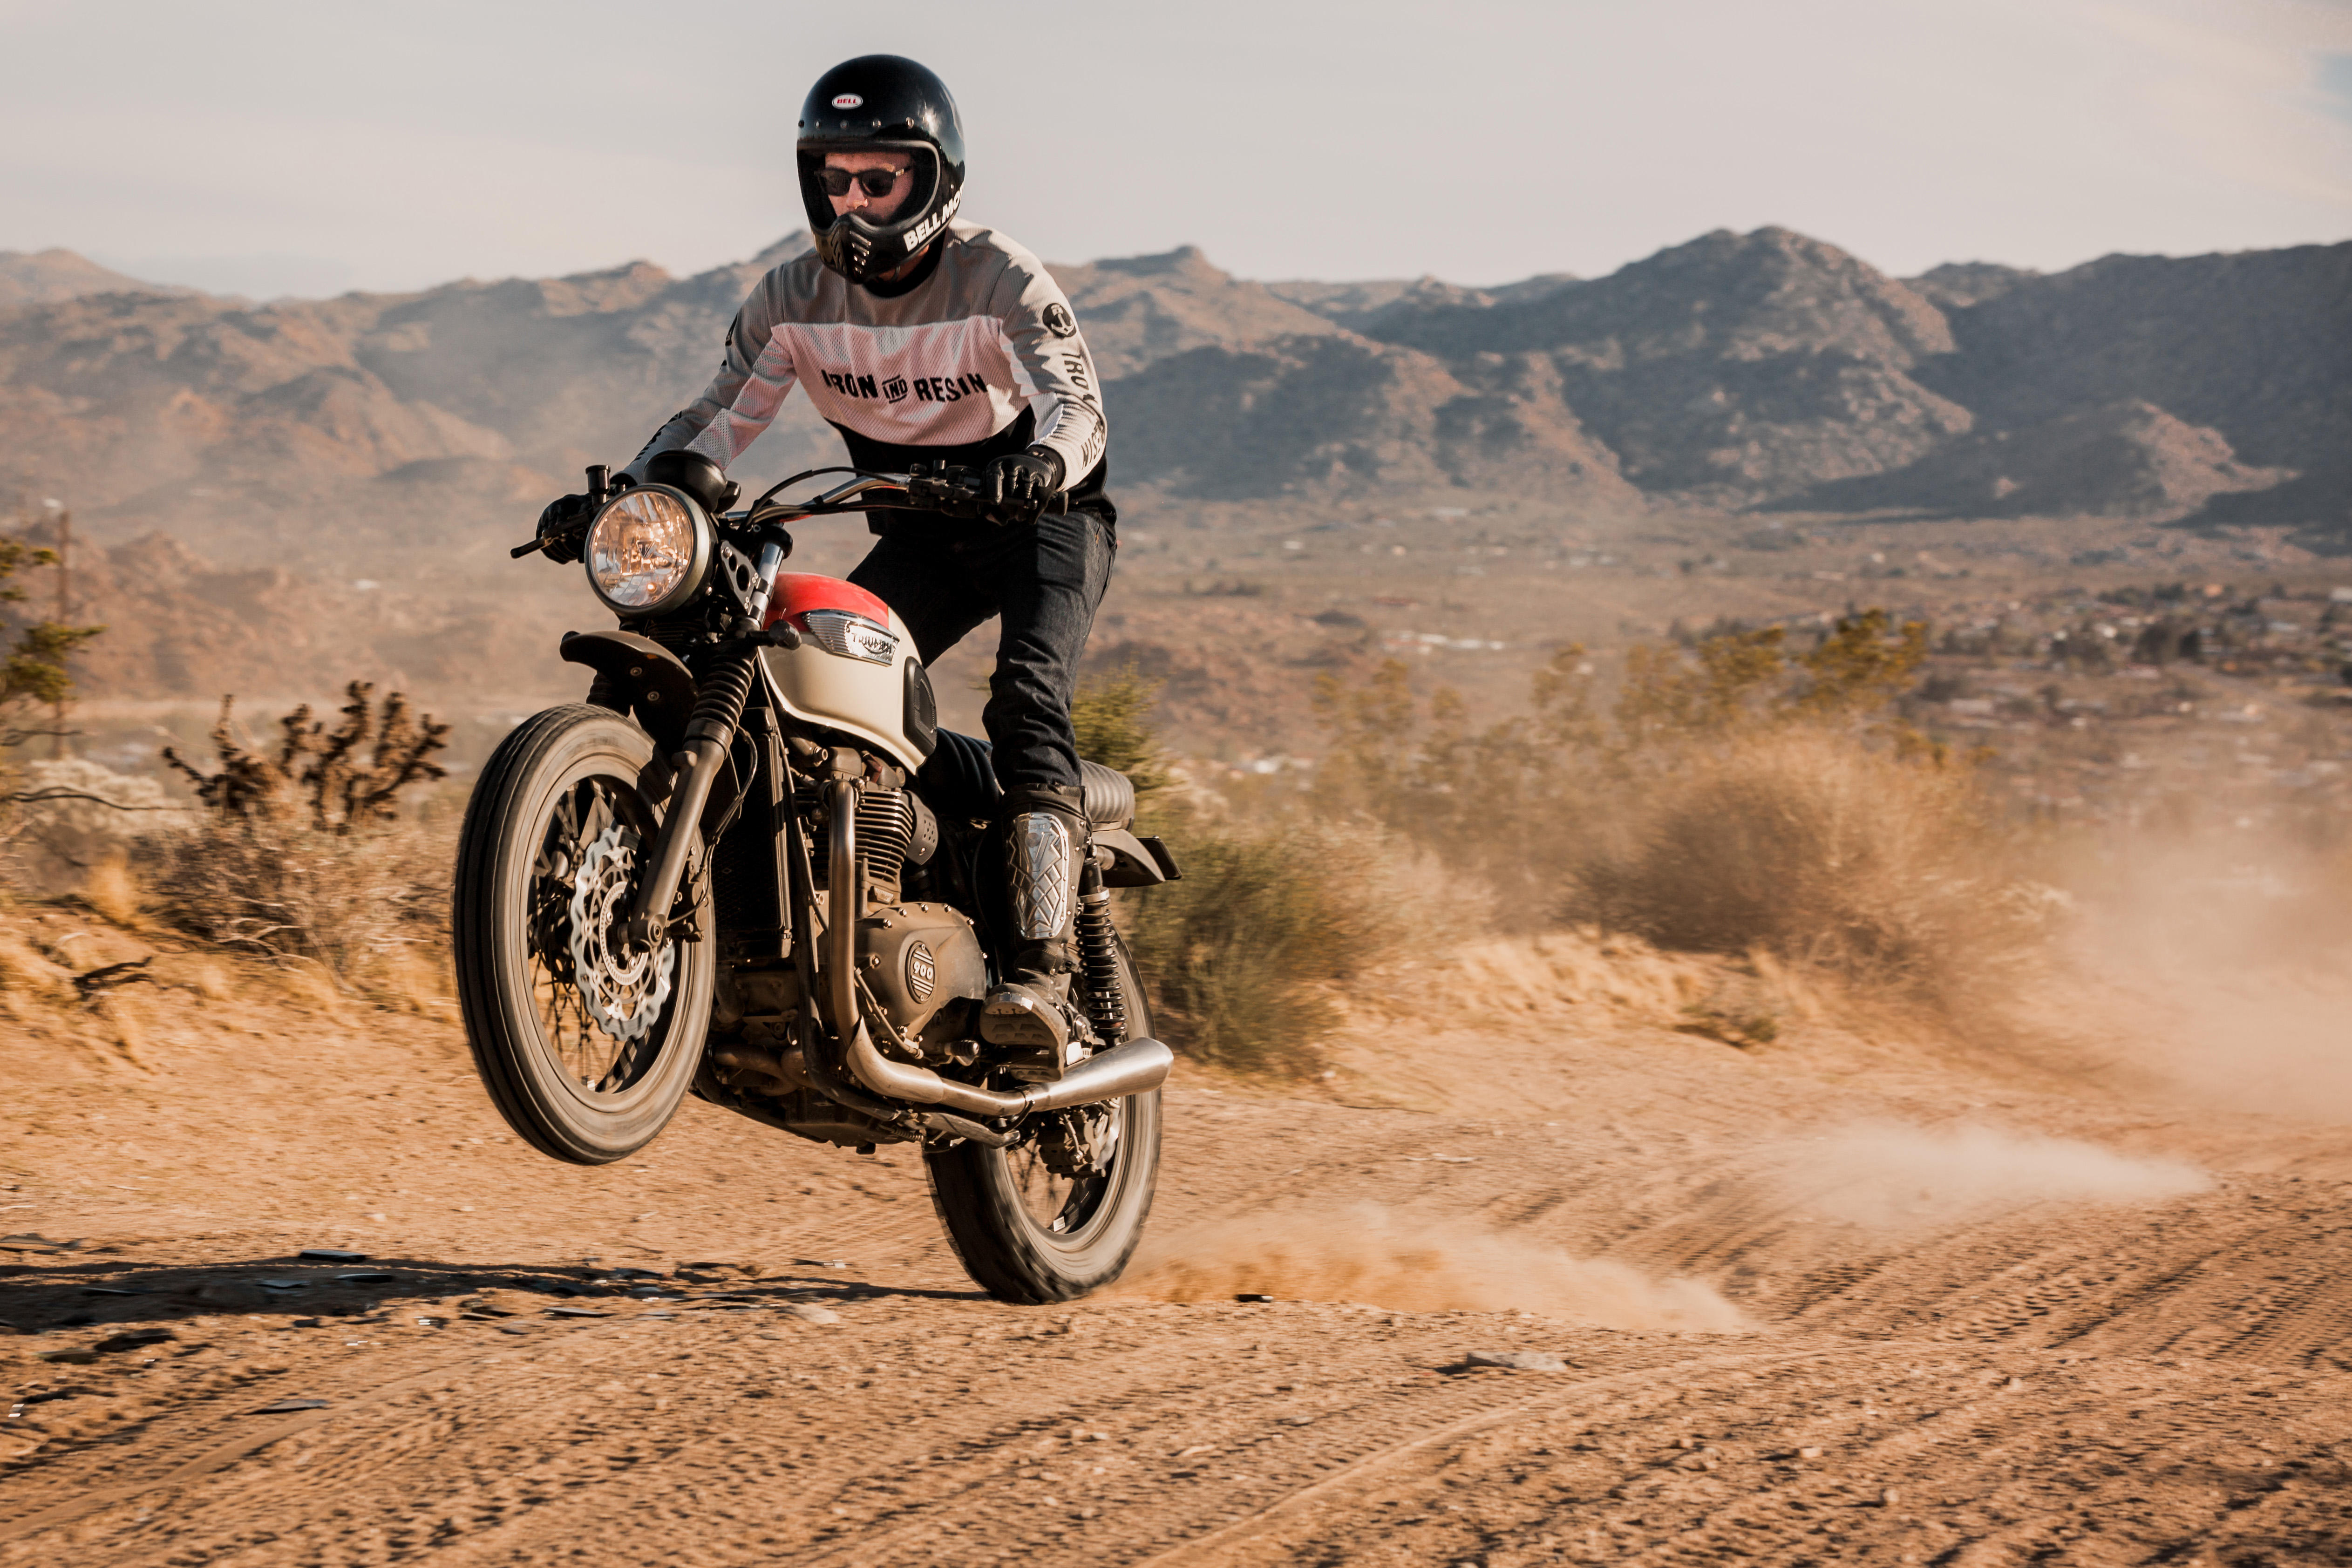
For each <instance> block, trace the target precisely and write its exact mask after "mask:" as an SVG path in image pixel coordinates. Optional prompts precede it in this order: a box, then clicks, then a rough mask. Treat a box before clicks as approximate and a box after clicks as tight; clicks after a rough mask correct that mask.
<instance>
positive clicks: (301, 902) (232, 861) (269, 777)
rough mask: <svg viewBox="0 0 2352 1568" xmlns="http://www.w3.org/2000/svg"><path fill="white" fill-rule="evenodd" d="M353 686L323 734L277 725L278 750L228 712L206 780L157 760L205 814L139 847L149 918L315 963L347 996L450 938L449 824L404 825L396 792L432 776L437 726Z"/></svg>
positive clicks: (296, 721)
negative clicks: (263, 744) (242, 730)
mask: <svg viewBox="0 0 2352 1568" xmlns="http://www.w3.org/2000/svg"><path fill="white" fill-rule="evenodd" d="M370 690H371V688H370V687H369V686H367V685H365V684H364V683H362V682H356V681H355V682H353V683H352V685H350V687H349V688H348V689H347V691H348V695H349V698H350V701H349V704H348V705H347V706H345V707H344V708H343V709H342V715H341V722H340V723H338V724H336V725H335V726H333V727H328V726H326V725H325V724H322V723H319V722H316V721H314V720H313V719H312V718H311V716H310V709H309V708H308V707H307V706H305V707H301V708H298V709H296V710H295V711H294V712H293V713H290V714H289V715H287V716H285V717H284V718H282V719H280V720H279V721H278V728H279V731H280V733H281V736H282V738H281V740H280V742H279V744H278V747H277V748H276V749H275V752H274V753H264V752H257V751H255V750H253V749H252V748H251V747H248V746H247V744H246V743H245V742H244V740H243V739H242V738H240V737H239V736H238V734H237V732H236V725H235V723H234V721H233V718H232V705H231V704H230V703H228V702H224V703H223V704H222V706H221V717H220V721H219V723H218V724H216V725H215V726H214V728H213V732H212V742H213V749H214V752H215V757H216V758H217V761H218V765H219V766H218V770H217V771H215V772H209V773H208V772H205V771H204V770H203V769H201V768H197V767H195V766H194V765H193V764H191V763H190V762H188V761H187V760H186V759H185V758H182V757H180V756H179V755H178V754H177V753H175V752H173V751H169V750H167V751H166V752H165V753H164V754H163V755H164V759H165V760H166V761H167V762H169V763H170V764H171V765H172V766H173V767H174V768H178V769H179V770H180V771H181V772H182V773H184V774H185V775H187V777H188V778H189V779H191V780H192V781H193V783H194V788H195V791H196V796H197V799H198V800H200V801H202V802H203V805H204V808H205V809H204V810H202V811H201V812H200V813H199V814H198V815H197V818H196V820H195V821H194V823H193V824H192V825H190V826H187V827H184V828H182V829H179V830H177V831H167V832H163V833H157V834H153V835H151V836H149V837H147V838H146V839H144V840H142V841H141V844H140V854H139V860H140V862H141V869H142V872H143V873H144V874H145V877H146V881H147V883H148V886H149V887H150V889H151V890H152V894H153V895H154V898H155V900H156V903H157V906H158V912H159V913H160V914H161V915H163V917H164V918H165V919H167V920H168V921H170V922H171V923H172V924H173V925H177V926H178V927H180V928H181V929H183V930H185V931H187V932H189V933H190V934H192V935H194V936H199V937H202V938H204V939H205V940H206V941H210V942H216V943H219V944H222V945H223V946H231V947H241V948H244V949H247V950H248V951H252V952H256V953H260V954H264V955H268V956H273V957H283V958H303V959H310V960H313V961H315V962H317V963H319V964H320V965H322V966H323V967H325V968H326V969H327V971H328V972H329V974H330V975H331V976H332V977H334V978H335V979H336V980H337V981H338V982H339V983H341V984H344V985H347V986H355V987H359V986H364V985H365V983H366V981H367V978H368V977H369V976H370V975H371V974H372V973H376V972H381V971H386V970H392V969H398V968H402V967H405V966H404V963H403V962H402V960H403V959H404V956H406V955H408V954H410V953H412V952H414V951H415V949H418V948H433V947H437V946H440V945H441V944H442V943H443V942H444V940H445V939H446V920H447V911H448V899H449V883H448V877H449V863H450V852H449V849H450V846H449V843H448V838H449V833H448V831H447V828H446V824H444V823H442V822H440V821H436V820H435V819H434V818H432V817H431V816H429V815H427V816H425V817H422V818H414V817H412V818H404V817H403V816H402V814H401V801H402V795H403V791H404V790H407V789H411V788H412V787H413V786H415V785H418V784H422V783H426V782H430V781H431V780H433V779H438V778H441V777H442V776H443V770H442V769H441V768H440V767H439V766H438V765H436V764H435V763H434V762H432V761H431V760H430V758H431V755H432V753H433V752H435V751H437V750H439V749H440V747H441V746H442V744H443V740H442V737H444V736H445V735H446V733H447V728H448V727H447V726H446V725H439V724H436V723H435V722H434V721H433V720H432V719H431V718H430V717H429V716H427V717H424V718H422V719H418V718H413V717H411V716H410V715H409V712H408V708H407V705H406V703H405V701H404V699H403V698H402V697H401V696H400V695H399V694H397V693H394V694H392V695H388V696H387V697H385V698H384V699H383V703H382V705H381V706H377V705H374V704H372V703H371V702H370V700H369V693H370Z"/></svg>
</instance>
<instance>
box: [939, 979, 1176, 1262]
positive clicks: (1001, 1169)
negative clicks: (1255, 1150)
mask: <svg viewBox="0 0 2352 1568" xmlns="http://www.w3.org/2000/svg"><path fill="white" fill-rule="evenodd" d="M1118 968H1119V982H1120V985H1121V988H1123V989H1124V991H1125V992H1126V1001H1127V1018H1128V1026H1127V1027H1128V1038H1129V1039H1133V1038H1135V1037H1137V1036H1139V1035H1150V1032H1151V1015H1150V1010H1149V1007H1148V1004H1147V1003H1146V1002H1145V1001H1144V999H1143V987H1142V985H1141V983H1140V982H1139V979H1138V977H1137V975H1136V972H1135V961H1134V959H1133V958H1132V957H1131V956H1129V954H1128V951H1127V944H1126V943H1125V942H1121V943H1120V944H1119V945H1118ZM1105 1109H1106V1110H1107V1112H1108V1118H1109V1120H1110V1122H1111V1124H1112V1127H1113V1130H1115V1135H1116V1138H1117V1143H1116V1145H1115V1146H1114V1150H1113V1153H1112V1155H1111V1160H1110V1166H1109V1169H1108V1171H1106V1172H1104V1173H1102V1174H1100V1175H1099V1176H1086V1177H1081V1178H1078V1179H1077V1180H1075V1181H1073V1180H1069V1179H1066V1178H1063V1177H1058V1176H1055V1175H1054V1173H1052V1172H1051V1171H1050V1170H1048V1169H1047V1168H1046V1166H1045V1161H1044V1158H1043V1155H1042V1154H1041V1152H1040V1150H1039V1148H1038V1146H1037V1145H1036V1143H1035V1142H1034V1140H1033V1141H1032V1142H1030V1143H1026V1144H1024V1145H1019V1146H1016V1147H1013V1148H1008V1149H992V1148H988V1147H985V1146H983V1145H979V1144H974V1143H961V1144H955V1145H950V1146H949V1147H947V1148H932V1149H926V1150H925V1151H924V1153H923V1164H924V1166H926V1167H927V1169H928V1171H929V1176H930V1179H931V1202H932V1205H933V1206H934V1207H936V1208H938V1210H939V1214H940V1223H941V1224H943V1225H945V1226H946V1227H947V1232H948V1239H949V1241H950V1243H951V1244H952V1245H953V1246H954V1248H955V1251H956V1257H957V1258H958V1259H960V1260H961V1261H962V1263H963V1267H964V1271H965V1272H966V1273H968V1274H970V1275H971V1278H972V1281H973V1282H974V1283H976V1284H978V1285H979V1286H980V1287H981V1289H982V1290H984V1291H987V1292H988V1293H989V1294H990V1295H992V1296H994V1297H995V1298H996V1299H997V1300H998V1301H1013V1302H1017V1303H1019V1304H1021V1305H1024V1306H1044V1305H1046V1304H1047V1303H1049V1302H1053V1301H1073V1300H1075V1299H1076V1298H1077V1297H1080V1296H1083V1295H1086V1294H1087V1293H1089V1292H1090V1291H1098V1290H1100V1289H1102V1287H1104V1286H1105V1285H1108V1284H1109V1283H1110V1282H1111V1281H1114V1280H1116V1279H1118V1277H1119V1275H1120V1274H1122V1273H1124V1272H1125V1271H1126V1269H1127V1263H1128V1260H1129V1258H1130V1257H1132V1256H1133V1255H1134V1253H1135V1249H1136V1244H1137V1243H1138V1242H1139V1241H1141V1240H1142V1239H1143V1222H1144V1219H1145V1218H1146V1217H1148V1216H1149V1215H1150V1212H1151V1197H1152V1190H1153V1187H1154V1186H1155V1185H1156V1184H1157V1182H1158V1180H1159V1176H1160V1091H1159V1090H1157V1089H1154V1090H1152V1091H1151V1092H1150V1093H1148V1094H1135V1095H1130V1096H1129V1097H1128V1098H1127V1099H1125V1100H1118V1101H1113V1102H1111V1103H1110V1104H1109V1105H1108V1107H1106V1108H1105ZM1062 1114H1064V1115H1068V1114H1071V1113H1062Z"/></svg>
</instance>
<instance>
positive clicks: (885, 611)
mask: <svg viewBox="0 0 2352 1568" xmlns="http://www.w3.org/2000/svg"><path fill="white" fill-rule="evenodd" d="M812 610H844V611H847V612H849V613H850V614H852V615H863V616H865V617H866V619H867V620H868V621H871V622H874V623H875V624H877V625H878V626H887V625H889V624H890V607H889V606H888V605H887V604H885V603H883V602H882V601H880V600H879V599H877V598H875V597H874V595H872V594H870V593H868V592H866V591H865V590H864V589H862V588H860V587H858V586H857V585H856V583H854V582H844V581H842V580H841V579H839V578H837V577H819V576H818V575H817V574H816V573H814V572H813V571H780V572H778V573H776V591H775V593H774V595H773V596H772V597H771V598H770V599H769V601H768V619H767V621H766V622H765V626H773V625H774V624H775V623H776V622H779V621H782V620H783V619H784V618H785V617H786V616H791V617H793V620H794V621H795V622H798V621H799V618H800V617H801V616H803V615H805V614H807V613H808V612H810V611H812ZM765 626H763V628H762V629H763V630H764V629H765ZM802 629H803V630H806V626H805V624H803V627H802Z"/></svg>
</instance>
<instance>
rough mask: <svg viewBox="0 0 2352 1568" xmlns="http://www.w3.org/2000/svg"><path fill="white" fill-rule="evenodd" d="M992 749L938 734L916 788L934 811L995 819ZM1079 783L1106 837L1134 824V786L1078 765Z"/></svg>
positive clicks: (1111, 772) (1095, 765) (1094, 765)
mask: <svg viewBox="0 0 2352 1568" xmlns="http://www.w3.org/2000/svg"><path fill="white" fill-rule="evenodd" d="M993 750H994V748H993V747H991V746H990V745H989V743H988V742H987V741H985V740H982V739H981V738H980V737H978V736H973V735H958V734H956V733H955V732H954V731H953V730H947V729H943V730H941V731H940V744H939V748H938V749H937V750H935V751H933V752H932V753H931V755H930V758H929V760H927V761H926V762H925V763H924V764H923V766H922V769H921V771H919V772H918V773H917V774H916V775H915V782H916V784H917V785H918V786H919V788H920V789H921V790H922V792H923V799H924V800H926V801H928V802H929V804H930V808H931V810H934V811H937V812H939V813H940V815H941V816H943V817H950V818H954V819H957V820H960V821H968V822H979V821H987V820H988V819H990V818H992V817H993V816H995V815H996V798H997V796H998V795H999V794H1001V793H1003V791H1002V790H1001V789H999V788H998V786H997V782H996V763H995V760H994V755H993ZM1078 783H1079V788H1080V792H1081V794H1082V795H1083V797H1084V800H1085V807H1084V809H1085V810H1086V813H1087V821H1089V822H1091V823H1093V824H1094V825H1095V826H1096V827H1097V828H1100V829H1103V830H1104V831H1110V830H1113V829H1118V828H1124V827H1126V826H1128V825H1129V823H1131V822H1133V821H1135V784H1134V781H1133V780H1131V779H1129V778H1128V776H1127V775H1126V774H1124V773H1121V772H1119V771H1118V769H1116V768H1105V767H1104V766H1103V765H1102V764H1101V763H1099V762H1080V763H1079V764H1078Z"/></svg>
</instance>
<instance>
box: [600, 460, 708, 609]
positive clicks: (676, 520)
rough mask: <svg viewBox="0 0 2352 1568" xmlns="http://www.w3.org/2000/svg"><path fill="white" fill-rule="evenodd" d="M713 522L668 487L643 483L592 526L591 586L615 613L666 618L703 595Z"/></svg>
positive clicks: (609, 503)
mask: <svg viewBox="0 0 2352 1568" xmlns="http://www.w3.org/2000/svg"><path fill="white" fill-rule="evenodd" d="M710 542H711V533H710V520H709V518H708V517H704V516H703V513H702V508H701V507H698V506H696V505H695V504H694V503H693V501H691V500H689V499H688V497H685V496H684V495H681V494H680V493H679V492H677V491H676V490H673V489H671V488H670V487H669V486H667V485H640V486H637V487H636V488H635V489H633V490H624V491H622V492H621V493H620V494H619V495H618V496H615V497H613V499H611V500H610V501H607V502H606V503H604V510H603V511H601V512H598V513H597V514H596V520H595V521H594V522H593V523H591V524H589V525H588V549H587V557H588V585H589V586H590V587H591V588H593V589H594V590H595V591H596V597H597V598H599V599H601V600H603V601H604V602H605V604H606V605H607V606H609V607H610V608H611V609H612V610H613V611H614V612H615V613H617V614H620V615H623V616H625V617H628V618H630V619H636V618H639V617H644V616H654V615H667V614H670V613H672V612H675V611H677V610H678V609H680V608H682V607H683V606H685V605H686V604H688V603H689V602H691V601H692V600H693V599H694V596H695V595H696V594H698V593H699V592H701V591H702V580H703V579H704V578H705V577H706V576H708V575H709V571H710Z"/></svg>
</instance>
